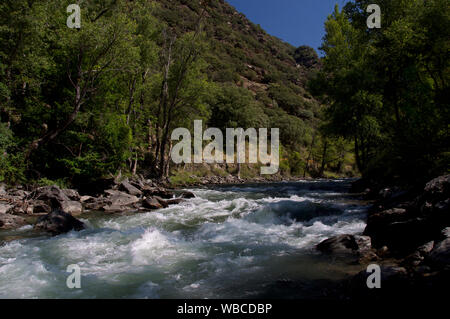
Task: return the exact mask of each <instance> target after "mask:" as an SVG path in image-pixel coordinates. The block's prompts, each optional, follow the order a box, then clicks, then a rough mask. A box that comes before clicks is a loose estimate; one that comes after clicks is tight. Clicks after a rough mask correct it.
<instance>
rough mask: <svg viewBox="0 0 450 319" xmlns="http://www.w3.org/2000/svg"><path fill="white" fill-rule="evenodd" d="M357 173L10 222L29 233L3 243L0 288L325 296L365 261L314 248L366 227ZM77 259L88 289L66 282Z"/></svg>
mask: <svg viewBox="0 0 450 319" xmlns="http://www.w3.org/2000/svg"><path fill="white" fill-rule="evenodd" d="M349 183H350V182H349V181H347V180H340V181H311V182H295V183H277V184H259V185H240V186H223V187H214V188H209V189H193V190H191V191H193V192H194V193H195V194H196V195H197V198H195V199H191V200H188V201H186V202H184V203H182V204H180V205H176V206H171V207H169V208H166V209H162V210H158V211H152V212H148V213H137V214H134V213H131V214H123V215H104V214H98V215H92V214H91V215H89V216H88V217H86V218H85V219H83V221H84V222H85V223H86V224H88V225H89V228H88V229H87V230H84V231H82V232H71V233H69V234H66V235H61V236H57V237H47V236H42V235H39V234H33V232H32V231H31V227H30V226H27V227H25V228H22V229H20V230H16V231H10V232H2V233H0V239H2V238H3V239H5V238H9V239H11V238H22V239H16V240H9V241H6V242H4V243H3V244H2V245H1V246H0V298H17V297H18V298H21V297H25V298H34V297H37V298H254V297H255V298H256V297H276V298H294V297H295V298H318V297H321V296H322V295H323V294H324V291H326V289H327V287H330V286H332V285H333V284H334V283H336V282H338V281H339V280H341V279H344V278H346V277H347V276H349V274H351V273H353V272H355V271H357V270H359V269H358V267H357V266H352V265H351V264H349V261H345V260H344V261H342V260H334V259H332V258H331V257H327V256H321V255H320V254H318V253H317V252H316V251H315V250H314V246H315V245H316V244H317V243H319V242H320V241H321V240H323V239H326V238H328V237H330V236H333V235H337V234H344V233H350V234H352V233H360V232H362V230H363V229H364V226H365V215H366V213H365V211H366V209H367V207H366V206H365V203H364V202H362V201H360V200H358V198H356V197H355V196H354V195H350V194H348V189H349ZM14 236H16V237H14ZM24 236H28V238H24ZM71 264H77V265H79V266H80V268H81V275H82V279H81V286H82V287H81V289H74V290H71V289H68V288H67V286H66V278H67V276H68V275H69V274H68V273H67V272H66V269H67V266H68V265H71Z"/></svg>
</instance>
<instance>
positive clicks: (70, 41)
mask: <svg viewBox="0 0 450 319" xmlns="http://www.w3.org/2000/svg"><path fill="white" fill-rule="evenodd" d="M1 12H2V15H1V16H0V25H1V32H0V41H1V42H2V46H1V49H0V56H1V64H2V68H0V88H1V90H0V93H1V96H0V131H1V132H2V138H1V139H0V154H3V155H2V156H3V158H2V162H1V164H0V181H5V182H7V183H17V182H19V183H21V182H33V183H34V182H36V183H38V184H49V183H50V184H51V183H54V182H55V181H56V182H58V183H60V184H69V185H70V184H80V183H84V182H86V181H95V180H97V179H99V178H102V177H104V176H109V175H116V174H118V173H122V174H138V173H141V174H143V175H146V176H151V177H157V178H161V177H164V178H165V177H168V176H170V175H173V174H175V175H177V174H180V173H183V171H184V170H185V169H186V168H188V169H189V172H190V173H189V174H190V175H192V174H191V173H192V172H193V171H194V173H198V172H195V171H196V170H197V169H198V167H197V168H195V167H186V166H185V165H184V166H179V165H172V163H170V161H169V159H168V155H169V153H170V148H171V147H172V146H171V142H170V134H171V131H172V130H173V129H175V128H177V127H187V128H190V129H191V128H192V125H193V121H194V120H195V119H202V120H204V122H205V123H206V124H207V126H209V127H218V128H221V129H225V128H227V127H243V128H248V127H255V128H259V127H267V128H279V129H280V135H281V136H280V138H281V144H282V153H281V163H280V175H281V176H286V177H288V176H302V177H306V176H329V177H330V176H331V177H332V176H353V175H354V174H355V165H354V159H353V156H352V154H351V145H350V144H349V143H348V142H347V141H345V140H344V139H342V138H334V137H331V136H326V135H325V134H324V133H325V131H324V130H322V129H321V127H322V124H323V123H324V122H323V120H322V118H323V114H322V113H323V112H322V111H323V107H321V105H320V103H319V102H317V100H315V99H314V98H313V97H312V95H311V94H310V93H309V92H308V89H307V87H306V83H307V82H308V78H309V76H310V75H311V74H312V73H314V72H316V71H317V70H318V68H319V65H320V61H319V59H318V57H317V54H316V52H314V50H313V49H311V48H309V47H306V46H302V47H300V48H295V47H293V46H291V45H289V44H287V43H284V42H283V41H281V40H279V39H277V38H275V37H273V36H271V35H269V34H267V33H266V32H265V31H264V30H263V29H262V28H261V27H260V26H258V25H255V24H253V23H252V22H250V21H249V20H248V19H247V18H246V17H245V16H244V15H243V14H241V13H238V12H237V11H236V10H235V9H234V8H233V7H232V6H230V5H229V4H227V3H226V2H225V1H219V0H211V1H208V2H206V3H204V4H202V3H201V2H200V1H184V0H170V1H169V0H158V1H148V0H139V1H126V0H120V1H113V0H111V1H91V2H89V3H86V4H84V5H83V6H82V8H81V12H82V21H83V23H82V27H81V29H78V30H73V29H69V28H67V26H66V19H67V14H66V6H65V4H64V3H54V2H52V1H50V0H48V1H41V2H38V3H32V4H29V3H28V2H27V1H24V0H21V1H6V2H5V3H4V4H2V5H1ZM17 26H20V27H17ZM254 166H255V165H254ZM256 166H258V165H256ZM216 168H217V167H216ZM201 169H203V170H204V169H205V167H201ZM239 169H241V167H239ZM242 169H243V170H244V172H241V171H239V172H238V173H239V174H241V173H242V175H244V176H245V175H246V173H245V171H247V175H249V176H250V175H251V176H254V175H255V174H256V173H255V172H256V170H254V167H253V166H248V165H245V166H244V167H242ZM207 170H208V172H207V174H213V175H214V174H219V175H226V174H235V173H236V168H235V167H228V166H226V167H219V171H213V170H212V169H211V167H210V168H207ZM189 174H188V175H189ZM199 174H204V173H201V172H200V173H199Z"/></svg>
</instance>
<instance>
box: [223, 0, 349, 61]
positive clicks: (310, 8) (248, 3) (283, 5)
mask: <svg viewBox="0 0 450 319" xmlns="http://www.w3.org/2000/svg"><path fill="white" fill-rule="evenodd" d="M227 2H228V3H230V4H231V5H232V6H234V7H235V8H236V10H238V11H239V12H242V13H244V14H245V15H246V16H247V18H248V19H249V20H251V21H252V22H253V23H255V24H260V25H261V27H262V28H263V29H264V30H266V31H267V32H268V33H269V34H271V35H274V36H276V37H278V38H280V39H282V40H284V41H286V42H289V43H290V44H292V45H294V46H300V45H303V44H306V45H309V46H311V47H313V48H314V49H316V50H318V48H319V47H320V45H321V43H322V37H323V36H324V33H325V30H324V22H325V20H326V19H327V17H328V15H329V14H331V13H332V12H333V10H334V6H335V4H336V3H337V4H338V5H339V7H340V8H342V7H343V5H344V4H345V3H346V2H347V1H346V0H227ZM318 53H319V54H320V52H319V51H318Z"/></svg>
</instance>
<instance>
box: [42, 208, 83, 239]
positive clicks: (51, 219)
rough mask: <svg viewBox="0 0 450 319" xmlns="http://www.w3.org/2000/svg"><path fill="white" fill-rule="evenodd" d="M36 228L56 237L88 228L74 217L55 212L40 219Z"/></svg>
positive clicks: (58, 211)
mask: <svg viewBox="0 0 450 319" xmlns="http://www.w3.org/2000/svg"><path fill="white" fill-rule="evenodd" d="M34 228H35V229H37V230H43V231H46V232H48V233H50V234H52V235H53V236H55V235H59V234H63V233H67V232H69V231H71V230H75V231H80V230H83V229H85V228H86V226H85V225H84V223H83V222H81V221H79V220H78V219H76V218H75V217H73V216H72V215H70V214H67V213H65V212H63V211H60V210H55V211H53V212H51V213H50V214H47V215H45V216H42V217H40V218H39V219H38V221H37V222H36V224H35V225H34Z"/></svg>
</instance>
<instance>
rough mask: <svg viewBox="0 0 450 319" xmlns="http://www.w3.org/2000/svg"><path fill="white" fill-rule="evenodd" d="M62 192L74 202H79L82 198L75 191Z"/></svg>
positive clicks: (64, 190)
mask: <svg viewBox="0 0 450 319" xmlns="http://www.w3.org/2000/svg"><path fill="white" fill-rule="evenodd" d="M62 192H63V193H64V194H65V195H66V196H67V197H69V199H70V200H73V201H79V200H80V198H81V196H80V194H78V192H77V191H76V190H74V189H63V190H62Z"/></svg>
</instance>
